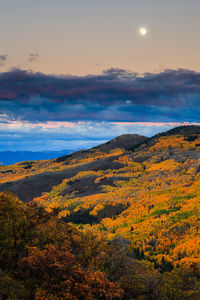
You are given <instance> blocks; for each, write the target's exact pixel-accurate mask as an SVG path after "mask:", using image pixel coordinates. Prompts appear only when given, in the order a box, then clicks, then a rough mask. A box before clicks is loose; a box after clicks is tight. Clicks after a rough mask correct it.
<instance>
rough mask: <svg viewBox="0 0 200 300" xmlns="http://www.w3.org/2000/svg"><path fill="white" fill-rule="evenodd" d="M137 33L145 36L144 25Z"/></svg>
mask: <svg viewBox="0 0 200 300" xmlns="http://www.w3.org/2000/svg"><path fill="white" fill-rule="evenodd" d="M139 34H140V35H142V36H145V35H146V34H147V29H146V28H145V27H141V28H140V29H139Z"/></svg>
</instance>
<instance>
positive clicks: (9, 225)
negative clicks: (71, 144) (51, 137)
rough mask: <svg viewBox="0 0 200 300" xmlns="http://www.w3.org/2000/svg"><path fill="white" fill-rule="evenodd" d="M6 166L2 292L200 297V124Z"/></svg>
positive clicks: (98, 296) (40, 296)
mask: <svg viewBox="0 0 200 300" xmlns="http://www.w3.org/2000/svg"><path fill="white" fill-rule="evenodd" d="M0 176H1V177H0V178H1V186H0V191H1V192H2V193H1V198H0V200H1V204H0V205H1V208H2V209H1V212H2V213H1V216H0V218H1V219H0V222H1V228H2V239H1V242H0V243H1V245H0V247H1V249H2V253H3V256H2V260H1V264H2V271H1V272H2V276H1V279H0V286H1V287H2V288H3V289H4V296H3V298H2V299H7V298H9V297H10V299H197V300H198V299H200V296H199V295H200V233H199V228H200V127H199V126H182V127H177V128H175V129H172V130H170V131H168V132H166V133H162V134H159V135H156V136H154V137H152V138H150V139H148V138H145V137H142V136H135V135H134V136H122V137H119V138H118V139H115V140H113V141H111V142H110V143H107V144H104V145H100V146H99V147H95V148H93V149H90V150H88V151H79V152H75V153H74V154H71V155H66V156H63V157H61V158H58V159H53V160H49V161H38V162H31V161H29V162H23V163H18V164H15V165H12V166H2V167H1V169H0ZM6 190H9V191H11V192H12V193H14V194H15V195H17V196H18V197H19V199H20V200H18V199H17V198H16V197H15V196H14V194H12V193H10V192H6ZM21 200H22V201H23V202H22V201H21ZM49 261H50V263H49ZM56 274H59V276H57V275H56ZM6 286H10V288H9V289H7V290H6V288H5V287H6ZM16 286H18V287H19V288H18V290H19V291H22V294H21V295H19V294H17V293H16ZM78 291H80V293H79V292H78ZM9 293H10V294H9ZM13 295H14V296H13ZM27 295H28V296H27ZM6 297H7V298H6ZM12 297H13V298H12ZM14 297H15V298H14ZM28 297H29V298H28Z"/></svg>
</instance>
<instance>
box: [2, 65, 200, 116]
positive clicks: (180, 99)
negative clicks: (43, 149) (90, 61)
mask: <svg viewBox="0 0 200 300" xmlns="http://www.w3.org/2000/svg"><path fill="white" fill-rule="evenodd" d="M0 113H4V114H7V115H8V116H9V117H10V118H12V119H21V120H30V121H32V122H33V121H34V122H37V121H48V120H56V121H58V120H61V121H64V120H105V121H163V122H164V121H166V122H169V121H188V122H196V121H198V120H199V113H200V73H198V72H195V71H190V70H186V69H179V70H165V71H163V72H161V73H159V74H152V73H145V74H143V76H139V75H138V74H137V73H133V72H128V71H126V70H122V69H110V70H107V71H104V72H103V73H102V74H101V75H87V76H71V75H62V76H61V75H60V76H58V75H47V74H43V73H33V72H31V71H25V70H20V69H16V70H11V71H9V72H5V73H0Z"/></svg>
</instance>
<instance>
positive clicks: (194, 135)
mask: <svg viewBox="0 0 200 300" xmlns="http://www.w3.org/2000/svg"><path fill="white" fill-rule="evenodd" d="M199 150H200V129H199V127H181V128H179V129H178V128H176V129H174V130H172V131H170V132H168V133H165V134H163V135H157V136H155V137H154V138H152V139H149V140H147V141H146V142H145V143H142V144H141V145H137V147H135V148H133V149H132V150H131V151H124V150H123V151H121V153H118V154H117V155H115V156H112V163H113V164H117V166H118V167H117V168H116V167H111V166H110V168H109V166H108V168H104V169H101V168H97V169H93V170H91V169H90V170H83V171H80V172H77V173H76V174H75V175H74V176H72V177H70V178H65V179H63V181H62V183H61V184H59V185H57V186H54V187H53V188H52V189H51V191H50V192H49V193H44V194H43V195H42V196H41V197H38V198H36V199H35V201H38V202H40V203H42V204H43V205H44V206H45V207H46V208H47V209H48V210H49V211H51V209H53V208H54V207H59V208H60V210H61V211H60V217H62V218H63V219H64V220H65V221H67V222H73V223H75V224H77V225H78V226H80V227H81V228H82V229H83V230H85V229H88V228H92V230H93V231H97V232H101V233H103V234H105V235H106V236H107V237H108V238H109V239H113V238H115V237H116V236H119V235H120V236H123V237H125V238H127V239H129V240H130V241H131V243H132V245H133V246H134V248H137V247H139V248H140V251H141V249H142V250H143V252H144V254H145V256H146V257H149V259H151V260H155V261H156V263H160V262H161V260H162V259H164V260H165V261H166V263H169V264H172V265H175V264H177V263H179V264H180V263H183V262H187V261H193V260H194V261H195V260H198V259H199V257H200V253H199V252H200V235H199V226H200V172H199V170H200V168H199V165H200V152H199ZM112 151H114V150H112ZM115 151H119V150H115ZM114 153H115V154H116V152H114ZM106 155H110V154H105V156H106ZM103 159H105V157H101V158H98V161H101V160H103Z"/></svg>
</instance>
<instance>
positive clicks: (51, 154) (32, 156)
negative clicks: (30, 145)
mask: <svg viewBox="0 0 200 300" xmlns="http://www.w3.org/2000/svg"><path fill="white" fill-rule="evenodd" d="M71 152H73V151H71V150H62V151H41V152H32V151H0V165H11V164H15V163H17V162H21V161H27V160H45V159H52V158H57V157H60V156H62V155H66V154H69V153H71Z"/></svg>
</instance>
